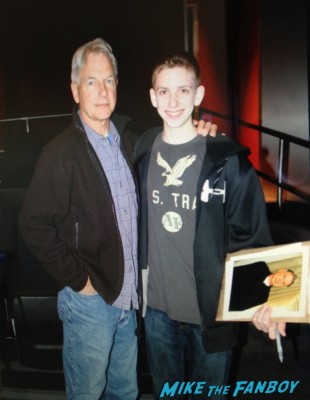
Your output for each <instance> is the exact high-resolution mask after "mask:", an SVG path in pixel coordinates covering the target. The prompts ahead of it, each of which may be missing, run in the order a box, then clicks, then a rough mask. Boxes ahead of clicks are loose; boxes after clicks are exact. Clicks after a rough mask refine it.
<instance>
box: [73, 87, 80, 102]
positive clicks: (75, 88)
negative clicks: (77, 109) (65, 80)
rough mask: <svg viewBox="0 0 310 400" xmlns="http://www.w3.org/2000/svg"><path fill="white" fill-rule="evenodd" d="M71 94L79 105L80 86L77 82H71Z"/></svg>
mask: <svg viewBox="0 0 310 400" xmlns="http://www.w3.org/2000/svg"><path fill="white" fill-rule="evenodd" d="M71 92H72V96H73V98H74V101H75V102H76V103H77V104H78V103H79V102H80V97H79V91H78V84H77V83H76V82H71Z"/></svg>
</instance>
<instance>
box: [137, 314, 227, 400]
mask: <svg viewBox="0 0 310 400" xmlns="http://www.w3.org/2000/svg"><path fill="white" fill-rule="evenodd" d="M144 326H145V332H146V347H147V356H148V362H149V368H150V372H151V375H152V379H153V384H154V389H155V394H156V396H157V398H159V395H160V393H161V390H162V387H163V385H164V383H166V382H169V386H170V387H171V386H172V385H173V384H175V383H176V382H183V381H190V382H206V386H205V390H204V391H203V395H201V397H199V395H197V394H195V395H193V396H192V397H189V398H192V399H195V400H196V399H200V398H201V399H206V398H208V399H212V398H213V397H212V396H208V397H207V394H208V389H209V386H211V385H215V386H222V385H225V384H227V382H226V381H227V379H228V374H229V368H230V363H231V356H232V351H231V350H228V351H224V352H220V353H210V354H209V353H206V351H205V350H204V348H203V344H202V338H201V326H200V325H194V324H186V323H181V322H176V321H173V320H171V319H170V318H169V317H168V316H167V314H165V313H164V312H162V311H159V310H156V309H154V308H151V307H148V308H147V312H146V316H145V320H144ZM162 398H171V397H170V396H168V397H162ZM173 398H174V399H176V398H177V399H182V398H184V397H183V396H182V395H179V396H178V395H177V394H176V395H175V396H174V397H173ZM223 398H224V397H222V396H220V395H218V394H217V395H215V396H214V399H216V400H220V399H223Z"/></svg>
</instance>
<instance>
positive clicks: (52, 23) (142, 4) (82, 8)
mask: <svg viewBox="0 0 310 400" xmlns="http://www.w3.org/2000/svg"><path fill="white" fill-rule="evenodd" d="M99 36H100V37H103V38H104V39H106V40H107V41H108V42H109V43H110V44H111V46H112V48H113V50H114V52H115V55H116V57H117V59H118V62H119V101H118V111H119V112H122V113H126V114H129V115H131V116H133V117H134V120H136V119H139V122H138V123H136V124H134V126H137V129H139V130H140V129H141V130H142V129H144V128H145V127H148V126H150V125H152V124H153V123H154V122H155V121H157V116H156V113H155V112H154V111H153V110H152V109H151V106H150V102H149V98H148V88H149V81H150V73H151V69H152V66H153V65H154V63H155V62H156V61H158V58H161V56H162V54H163V53H166V52H170V51H175V50H180V49H183V46H184V27H183V0H113V1H106V0H89V1H87V2H85V1H81V0H53V1H47V0H43V1H42V0H23V1H20V0H1V13H0V37H1V41H0V119H3V118H15V117H21V116H34V115H44V114H57V113H67V112H70V111H71V106H72V99H71V92H70V86H69V84H70V63H71V58H72V55H73V53H74V51H75V50H76V49H77V47H79V46H80V45H81V44H83V43H84V42H86V41H88V40H91V39H93V38H96V37H99Z"/></svg>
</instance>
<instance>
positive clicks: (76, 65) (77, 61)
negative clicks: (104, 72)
mask: <svg viewBox="0 0 310 400" xmlns="http://www.w3.org/2000/svg"><path fill="white" fill-rule="evenodd" d="M90 53H97V54H98V53H101V54H105V55H106V56H107V57H108V58H109V60H110V61H111V63H112V66H113V70H114V75H115V77H116V78H117V72H118V71H117V61H116V58H115V56H114V54H113V51H112V47H111V46H110V45H109V43H107V42H106V41H105V40H103V39H101V38H97V39H94V40H92V41H91V42H88V43H85V44H83V45H82V46H81V47H79V48H78V49H77V51H76V52H75V53H74V55H73V58H72V64H71V81H72V82H76V83H80V71H81V69H82V68H83V67H84V65H85V63H86V60H87V57H88V55H89V54H90Z"/></svg>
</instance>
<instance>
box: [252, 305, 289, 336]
mask: <svg viewBox="0 0 310 400" xmlns="http://www.w3.org/2000/svg"><path fill="white" fill-rule="evenodd" d="M271 314H272V308H271V307H269V306H267V305H266V304H265V305H264V306H262V307H260V308H259V309H258V310H257V311H256V312H255V314H254V315H253V318H252V322H253V324H254V326H255V327H256V328H257V329H258V330H259V331H263V332H265V333H268V336H269V338H270V339H272V340H274V339H275V338H276V328H278V330H279V332H280V335H281V336H286V332H285V328H286V324H285V322H274V321H272V318H271Z"/></svg>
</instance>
